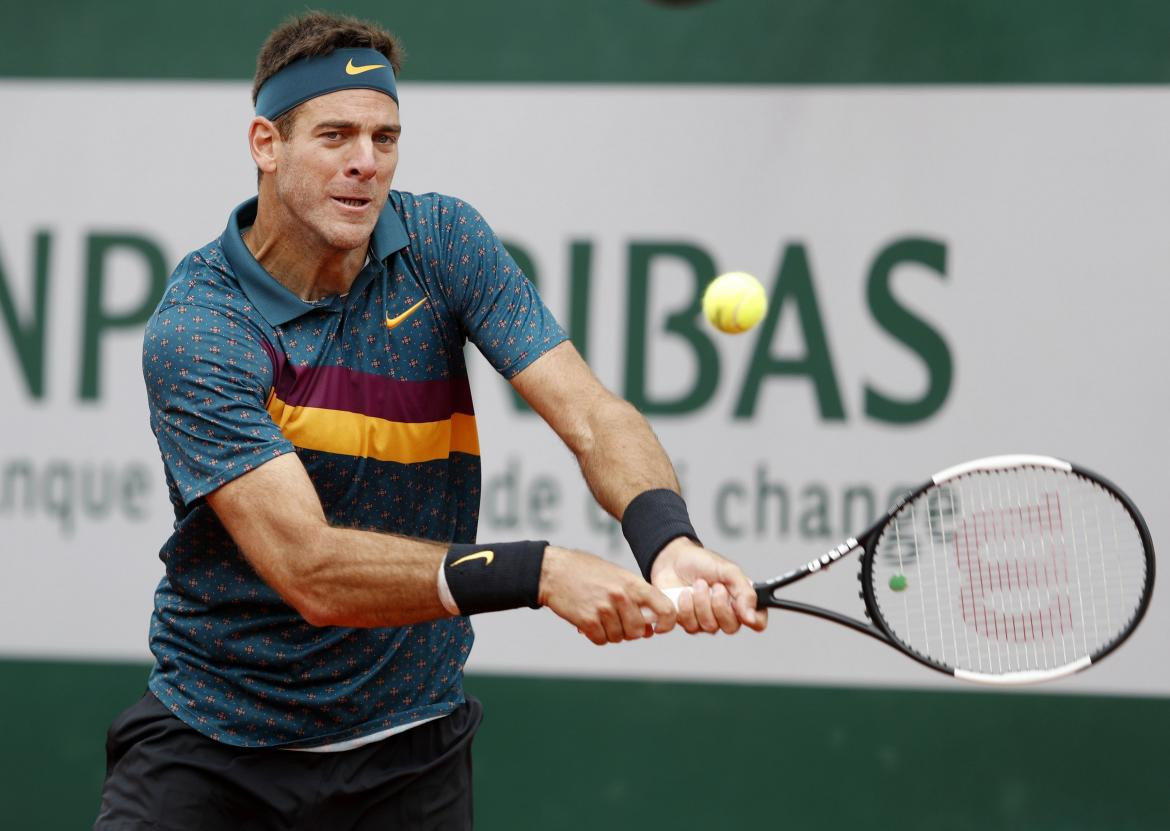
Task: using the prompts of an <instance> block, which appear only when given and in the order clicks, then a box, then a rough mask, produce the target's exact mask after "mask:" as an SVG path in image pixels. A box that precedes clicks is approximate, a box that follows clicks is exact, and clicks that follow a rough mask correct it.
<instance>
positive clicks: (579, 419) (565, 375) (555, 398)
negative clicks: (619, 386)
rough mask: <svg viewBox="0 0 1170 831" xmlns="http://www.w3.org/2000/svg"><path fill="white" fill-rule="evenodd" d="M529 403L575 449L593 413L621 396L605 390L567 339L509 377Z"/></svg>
mask: <svg viewBox="0 0 1170 831" xmlns="http://www.w3.org/2000/svg"><path fill="white" fill-rule="evenodd" d="M511 383H512V386H513V387H514V388H515V390H516V392H518V393H519V394H520V396H521V397H522V398H524V400H525V401H527V402H528V404H529V406H531V407H532V409H533V410H535V411H536V412H537V413H538V414H539V415H540V417H541V418H543V419H544V420H545V421H546V422H548V425H549V426H550V427H552V428H553V430H554V431H556V433H557V435H559V436H560V437H561V438H562V439H563V440H564V441H565V443H566V444H568V445H569V447H570V448H571V449H574V450H575V449H576V446H577V443H578V440H579V439H580V434H581V433H582V431H589V430H591V429H592V428H593V427H594V426H595V422H596V418H595V414H596V413H597V412H598V411H599V410H600V409H601V408H604V407H605V405H607V404H615V403H616V404H620V403H622V402H621V399H619V398H617V396H615V395H614V394H613V393H611V392H610V391H609V390H607V389H606V388H605V387H604V386H603V385H602V383H601V382H600V381H599V380H598V379H597V376H596V375H594V374H593V370H591V369H590V368H589V365H588V364H586V363H585V360H584V359H583V358H582V357H581V355H580V353H578V352H577V349H576V348H575V347H574V346H573V344H572V343H571V342H570V341H564V342H563V343H560V344H558V345H557V346H554V347H553V348H552V349H550V350H549V351H548V352H546V353H544V354H543V355H541V356H540V357H539V358H537V359H536V360H535V361H533V362H532V363H531V364H529V365H528V366H527V367H525V368H524V369H523V370H521V371H520V372H519V373H517V374H516V375H515V376H514V377H513V378H512V380H511Z"/></svg>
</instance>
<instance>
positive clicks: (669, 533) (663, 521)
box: [622, 488, 699, 580]
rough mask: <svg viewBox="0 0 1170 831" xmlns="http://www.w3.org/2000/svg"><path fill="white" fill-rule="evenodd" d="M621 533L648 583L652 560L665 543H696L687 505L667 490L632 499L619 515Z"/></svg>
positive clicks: (641, 494)
mask: <svg viewBox="0 0 1170 831" xmlns="http://www.w3.org/2000/svg"><path fill="white" fill-rule="evenodd" d="M622 533H623V534H625V536H626V542H628V543H629V544H630V550H631V551H633V552H634V559H635V560H637V561H638V567H639V568H641V569H642V576H643V577H645V578H646V579H647V580H649V579H650V567H651V566H653V565H654V558H655V557H657V556H658V552H660V551H661V550H662V549H663V548H665V547H666V544H667V543H668V542H670V541H671V540H673V539H675V538H677V537H690V538H691V539H692V540H694V541H695V542H699V535H698V534H696V533H695V529H694V527H693V526H692V525H691V517H690V515H689V514H688V513H687V503H686V502H684V501H683V498H682V497H681V496H679V495H678V494H677V493H675V492H674V491H672V490H669V489H668V488H660V489H658V490H652V491H643V492H642V493H640V494H638V495H637V496H635V497H634V499H633V500H632V501H631V502H630V504H629V505H627V506H626V512H625V513H624V514H622Z"/></svg>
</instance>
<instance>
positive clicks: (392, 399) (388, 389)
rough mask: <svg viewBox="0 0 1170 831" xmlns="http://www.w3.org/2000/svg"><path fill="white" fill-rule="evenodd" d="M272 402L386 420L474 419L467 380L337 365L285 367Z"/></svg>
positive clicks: (464, 378) (465, 378)
mask: <svg viewBox="0 0 1170 831" xmlns="http://www.w3.org/2000/svg"><path fill="white" fill-rule="evenodd" d="M276 397H277V398H279V399H280V400H281V401H283V402H284V403H285V404H288V405H290V406H293V407H319V408H321V409H326V410H343V411H345V412H349V413H361V414H362V415H367V416H373V417H374V418H383V419H386V420H387V421H402V422H422V421H442V420H443V419H447V418H450V417H451V415H452V414H453V413H463V414H466V415H474V414H475V410H474V409H473V408H472V405H471V386H470V385H469V384H468V381H467V376H466V375H464V376H462V377H459V378H451V379H444V380H438V381H405V380H400V379H396V378H387V377H385V376H382V375H372V374H370V373H368V372H358V371H357V370H353V369H347V368H346V367H340V366H326V367H295V366H293V365H291V364H286V365H285V367H284V371H283V372H281V373H280V378H279V379H278V380H277V382H276Z"/></svg>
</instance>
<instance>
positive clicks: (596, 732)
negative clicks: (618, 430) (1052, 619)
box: [0, 618, 1170, 831]
mask: <svg viewBox="0 0 1170 831" xmlns="http://www.w3.org/2000/svg"><path fill="white" fill-rule="evenodd" d="M773 625H783V621H782V620H781V619H779V618H777V619H776V620H775V621H774V622H773ZM875 648H880V647H876V646H875ZM146 672H147V667H146V666H143V665H139V664H120V665H114V664H90V663H69V664H65V663H56V662H53V663H50V662H30V661H6V662H0V712H2V713H4V749H3V751H2V753H0V764H2V766H3V769H2V781H3V788H4V799H3V805H4V809H3V822H2V824H3V827H4V828H8V829H49V828H61V829H67V828H84V827H87V826H88V824H90V823H92V818H93V815H94V811H95V810H96V806H97V800H98V794H99V791H100V788H101V779H102V766H103V764H104V755H103V742H104V734H105V729H106V726H107V725H108V723H109V721H110V720H111V719H112V718H113V716H114V715H115V714H116V713H117V712H119V711H120V710H121V709H123V708H124V707H126V706H129V704H130V703H132V702H133V701H135V700H136V699H137V698H138V696H139V695H141V693H142V690H143V688H144V683H145V679H146ZM467 686H468V689H469V690H470V691H471V693H472V694H474V695H476V696H477V697H479V698H480V699H481V700H482V701H484V702H485V708H486V716H485V719H484V723H483V727H482V728H481V730H480V733H479V735H478V737H477V738H476V741H475V744H474V748H473V750H474V756H475V771H476V774H475V776H476V778H475V800H476V820H477V824H476V827H477V828H481V829H528V828H533V829H535V828H542V829H553V828H555V829H597V828H612V829H626V828H631V829H646V828H667V827H673V828H680V829H691V828H712V829H726V828H733V827H740V826H742V827H753V826H760V825H767V826H769V827H771V826H775V827H785V828H799V829H807V828H817V829H833V828H841V829H854V828H864V827H872V828H879V829H894V828H897V829H902V831H919V829H920V830H921V831H937V829H971V830H972V831H975V830H976V829H979V830H980V831H982V829H1021V831H1046V830H1047V829H1051V831H1076V829H1108V831H1123V829H1165V828H1168V827H1170V796H1168V795H1167V789H1166V784H1165V775H1164V763H1163V758H1164V748H1165V747H1167V746H1168V743H1170V719H1168V718H1167V715H1168V708H1167V706H1166V701H1165V700H1164V699H1145V698H1092V697H1084V696H1067V695H1044V694H1031V695H1022V694H1012V693H982V692H971V691H967V690H966V689H964V688H961V687H960V688H956V690H955V691H948V692H943V693H927V692H920V691H907V690H854V689H816V688H808V687H787V686H751V685H718V684H662V683H651V682H641V681H612V680H598V679H541V678H517V677H499V676H482V675H481V676H474V677H472V678H470V679H469V680H468V685H467Z"/></svg>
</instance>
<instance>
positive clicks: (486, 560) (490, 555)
mask: <svg viewBox="0 0 1170 831" xmlns="http://www.w3.org/2000/svg"><path fill="white" fill-rule="evenodd" d="M495 557H496V555H495V552H493V551H491V550H488V551H476V552H475V553H474V554H468V555H466V556H464V557H460V558H459V559H458V560H456V561H455V562H453V563H451V565H450V568H455V566H457V565H459V564H460V563H466V562H467V561H468V560H483V564H484V565H485V566H490V565H491V564H492V560H494V559H495Z"/></svg>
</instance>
